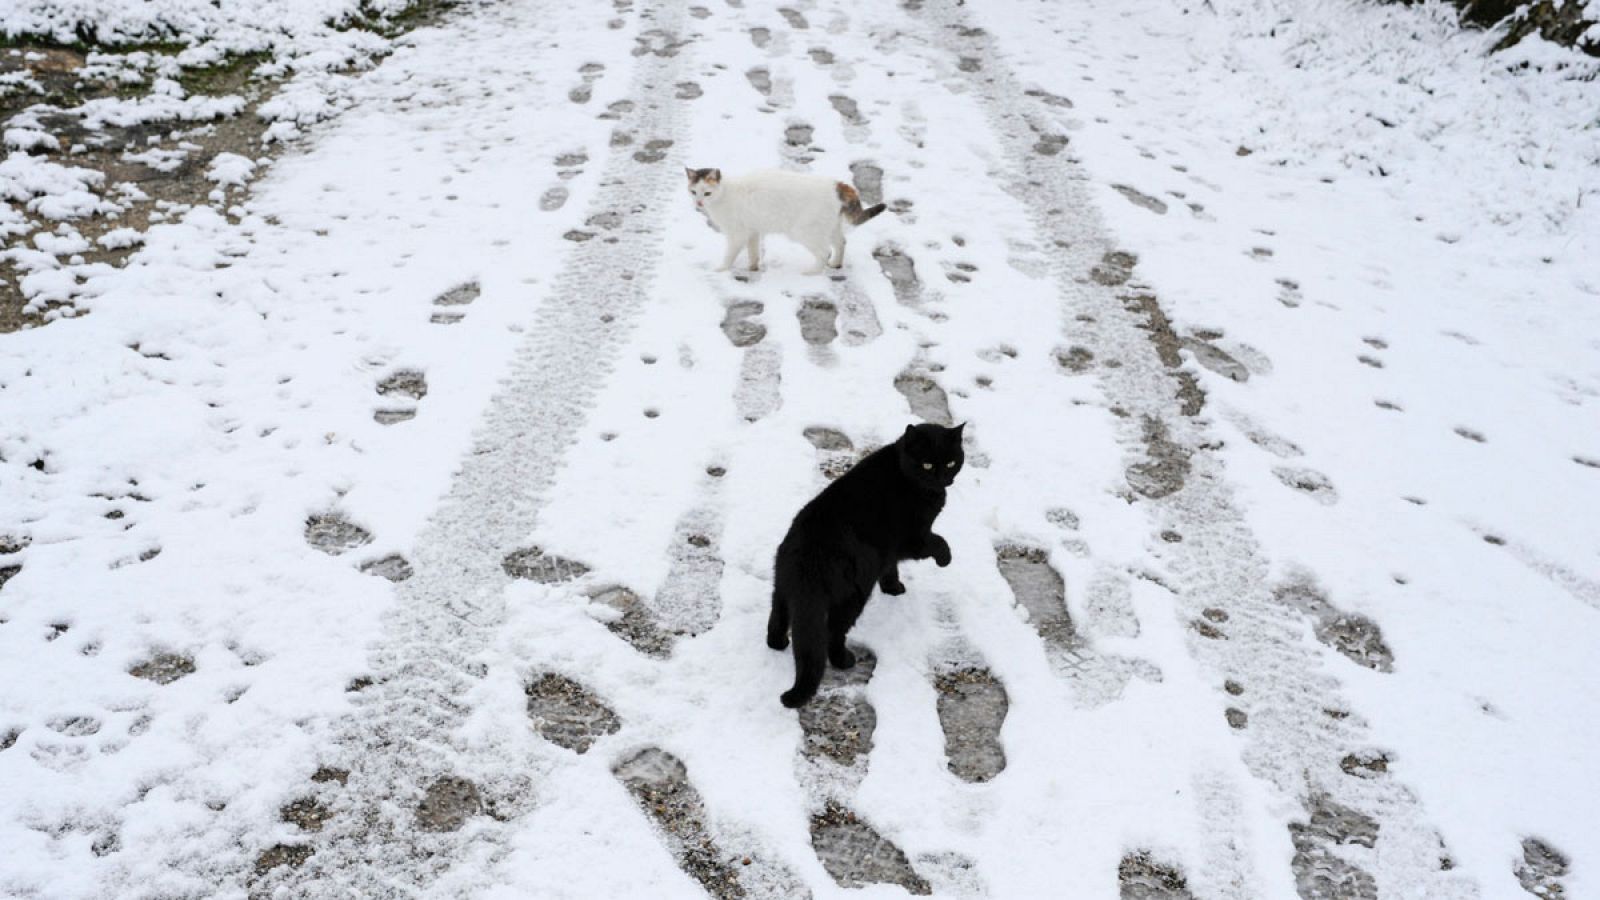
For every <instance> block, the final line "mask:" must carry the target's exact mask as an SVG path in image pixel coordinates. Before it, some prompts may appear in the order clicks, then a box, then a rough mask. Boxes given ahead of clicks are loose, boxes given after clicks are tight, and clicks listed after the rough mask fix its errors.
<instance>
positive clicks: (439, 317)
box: [430, 281, 482, 325]
mask: <svg viewBox="0 0 1600 900" xmlns="http://www.w3.org/2000/svg"><path fill="white" fill-rule="evenodd" d="M481 293H482V289H481V288H480V287H479V286H478V282H477V281H467V282H463V283H462V284H458V285H456V286H455V287H453V288H451V289H449V290H447V291H445V292H444V293H442V294H440V295H439V296H438V297H436V298H434V301H433V306H434V311H433V317H432V319H431V320H430V321H432V322H433V323H434V324H435V325H454V324H456V323H457V322H460V321H461V320H462V319H463V318H465V317H466V315H467V314H466V311H465V310H461V309H458V307H462V306H468V305H471V303H472V302H473V301H474V300H477V299H478V296H479V294H481Z"/></svg>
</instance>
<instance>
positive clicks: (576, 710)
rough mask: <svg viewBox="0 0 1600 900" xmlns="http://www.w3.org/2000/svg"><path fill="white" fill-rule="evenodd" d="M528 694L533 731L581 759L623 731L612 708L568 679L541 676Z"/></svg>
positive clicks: (556, 676) (556, 675)
mask: <svg viewBox="0 0 1600 900" xmlns="http://www.w3.org/2000/svg"><path fill="white" fill-rule="evenodd" d="M525 692H526V693H527V695H528V718H529V719H531V720H532V721H533V728H534V730H535V731H537V732H539V735H540V736H541V737H543V738H544V739H545V740H547V741H549V742H550V743H552V744H555V745H556V746H558V747H563V748H565V749H567V750H571V751H573V752H574V753H577V754H579V755H582V754H584V753H587V752H588V751H589V748H590V747H592V746H594V742H595V741H597V740H599V739H600V738H602V737H605V736H606V735H610V734H616V733H617V731H618V729H620V728H621V727H622V722H621V720H620V719H618V718H617V714H616V713H615V712H613V711H612V710H611V708H610V707H609V706H607V705H606V704H605V703H604V702H602V701H601V700H600V698H599V697H597V696H595V695H594V693H593V692H592V691H590V690H589V689H588V688H585V687H584V686H583V685H581V684H579V683H577V682H576V681H573V680H572V679H571V678H568V677H566V676H565V675H559V674H556V673H546V674H544V675H541V676H539V677H538V678H535V679H534V680H533V681H531V682H529V683H528V685H527V687H526V688H525Z"/></svg>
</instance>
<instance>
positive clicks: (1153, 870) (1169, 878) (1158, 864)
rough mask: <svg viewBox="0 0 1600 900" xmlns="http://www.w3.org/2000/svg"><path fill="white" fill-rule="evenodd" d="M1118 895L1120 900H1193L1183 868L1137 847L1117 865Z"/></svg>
mask: <svg viewBox="0 0 1600 900" xmlns="http://www.w3.org/2000/svg"><path fill="white" fill-rule="evenodd" d="M1117 884H1118V886H1119V888H1120V890H1119V892H1118V896H1119V897H1120V898H1121V900H1194V894H1193V893H1191V892H1190V891H1189V882H1188V880H1187V879H1185V878H1184V877H1183V870H1182V869H1180V868H1178V867H1177V866H1176V865H1172V864H1169V863H1166V862H1162V861H1159V860H1157V859H1156V858H1155V857H1153V856H1152V855H1151V853H1150V851H1149V850H1135V851H1132V852H1130V853H1128V854H1126V855H1124V856H1123V857H1122V862H1120V863H1119V864H1118V865H1117Z"/></svg>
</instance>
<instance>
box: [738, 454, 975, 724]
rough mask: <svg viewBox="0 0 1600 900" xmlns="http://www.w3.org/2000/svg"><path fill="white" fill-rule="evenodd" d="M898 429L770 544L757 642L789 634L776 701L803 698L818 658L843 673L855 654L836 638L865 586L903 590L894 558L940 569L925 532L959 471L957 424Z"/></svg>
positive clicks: (942, 558) (946, 553) (944, 552)
mask: <svg viewBox="0 0 1600 900" xmlns="http://www.w3.org/2000/svg"><path fill="white" fill-rule="evenodd" d="M965 427H966V426H965V425H960V426H957V427H955V428H943V427H941V426H938V425H908V426H906V431H905V434H902V435H901V436H900V439H899V440H897V441H895V442H894V443H892V444H890V445H889V446H887V447H883V448H881V449H879V450H877V451H875V452H873V453H872V454H871V455H869V456H868V457H867V458H866V459H863V460H862V461H861V462H859V463H857V464H856V466H855V468H853V469H851V470H850V471H848V472H846V473H845V474H844V475H842V476H840V478H839V480H837V481H835V482H834V483H832V484H830V485H828V486H827V487H826V488H823V490H822V493H820V494H818V495H817V496H816V497H814V498H813V499H812V500H811V502H810V503H807V504H806V505H805V507H804V508H802V509H801V510H800V512H799V514H798V515H796V516H795V517H794V523H793V524H791V525H790V526H789V533H788V534H787V535H786V536H784V539H783V543H781V544H779V545H778V558H777V562H776V563H775V565H774V572H773V579H772V617H771V618H770V619H769V620H768V621H767V646H768V647H771V648H772V649H774V650H782V649H783V648H784V647H787V646H788V645H789V636H790V635H791V634H792V635H793V636H794V687H792V688H790V689H789V690H787V691H785V692H784V694H783V697H782V698H781V699H782V700H783V705H784V706H787V707H790V708H791V709H792V708H794V707H797V706H801V705H803V704H805V702H806V701H807V700H810V699H811V697H812V696H813V695H814V694H816V692H817V685H819V684H821V683H822V673H823V671H824V670H825V669H826V663H828V662H831V663H833V665H834V666H835V667H836V668H840V669H848V668H850V667H851V666H853V665H855V664H856V657H855V654H853V653H851V652H850V651H849V650H847V649H845V646H844V637H845V634H846V633H847V632H849V631H850V626H852V625H854V624H855V623H856V617H857V616H860V615H861V610H862V608H864V607H865V606H866V605H867V597H868V596H869V595H871V593H872V586H873V585H877V586H878V587H881V588H883V592H884V593H885V594H903V593H905V590H906V586H905V585H903V584H901V583H900V570H899V564H900V561H901V560H903V559H932V560H933V561H934V562H936V563H938V564H939V565H940V566H948V565H950V545H949V544H947V543H945V540H944V538H942V537H940V536H938V535H937V534H934V533H933V520H934V519H935V518H936V517H937V516H938V515H939V511H940V510H942V509H944V489H945V488H947V487H949V486H950V483H951V482H953V481H955V478H956V473H957V472H960V471H961V464H962V462H963V460H964V459H965V454H963V453H962V451H961V429H962V428H965Z"/></svg>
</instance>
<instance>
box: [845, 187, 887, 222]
mask: <svg viewBox="0 0 1600 900" xmlns="http://www.w3.org/2000/svg"><path fill="white" fill-rule="evenodd" d="M834 191H835V192H836V193H837V194H838V195H839V215H840V216H843V217H844V219H845V220H846V221H848V222H849V223H850V224H851V225H861V224H863V223H865V222H868V221H871V220H872V218H873V217H874V216H876V215H878V214H879V213H881V212H883V211H884V210H885V209H887V208H888V207H886V206H884V205H883V204H882V203H879V204H877V205H875V206H871V207H868V208H867V209H862V208H861V195H860V194H858V193H856V189H855V188H853V187H851V186H850V185H848V184H845V183H844V182H842V181H841V182H839V183H837V184H836V185H834Z"/></svg>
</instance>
